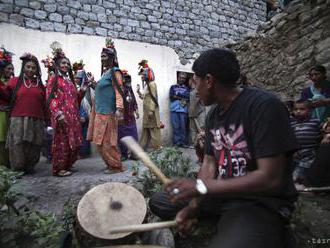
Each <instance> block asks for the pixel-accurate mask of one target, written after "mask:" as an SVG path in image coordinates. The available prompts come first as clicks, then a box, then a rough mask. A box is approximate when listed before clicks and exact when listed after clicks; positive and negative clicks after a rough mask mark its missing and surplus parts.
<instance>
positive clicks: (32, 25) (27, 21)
mask: <svg viewBox="0 0 330 248" xmlns="http://www.w3.org/2000/svg"><path fill="white" fill-rule="evenodd" d="M25 25H26V27H28V28H32V29H39V28H40V22H39V21H37V20H35V19H32V18H26V19H25Z"/></svg>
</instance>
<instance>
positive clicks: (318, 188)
mask: <svg viewBox="0 0 330 248" xmlns="http://www.w3.org/2000/svg"><path fill="white" fill-rule="evenodd" d="M298 191H299V192H328V191H330V187H309V188H304V189H301V190H298Z"/></svg>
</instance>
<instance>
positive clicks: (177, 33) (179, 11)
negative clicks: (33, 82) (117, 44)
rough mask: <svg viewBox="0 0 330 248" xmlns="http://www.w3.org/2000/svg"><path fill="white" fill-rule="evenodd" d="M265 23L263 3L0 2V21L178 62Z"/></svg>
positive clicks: (209, 0) (144, 0)
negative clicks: (106, 40)
mask: <svg viewBox="0 0 330 248" xmlns="http://www.w3.org/2000/svg"><path fill="white" fill-rule="evenodd" d="M265 18H266V4H265V2H264V1H255V0H245V1H239V0H167V1H158V0H136V1H134V0H107V1H105V0H80V1H74V0H1V1H0V22H8V23H14V24H16V25H19V26H23V27H26V28H31V29H39V30H42V31H56V32H65V33H81V34H88V35H100V36H111V37H113V38H120V39H127V40H133V41H142V42H148V43H153V44H158V45H165V46H169V47H171V48H174V49H175V50H176V52H177V53H178V54H179V56H180V58H181V59H191V58H193V56H194V54H195V53H196V52H197V53H198V52H200V51H202V50H204V49H205V48H210V47H214V46H218V44H219V43H222V42H224V41H232V40H234V41H235V40H238V39H239V38H240V37H241V36H242V35H243V34H245V33H248V32H254V31H255V30H256V29H257V27H258V26H259V24H260V23H261V22H263V21H265ZM183 62H184V61H183Z"/></svg>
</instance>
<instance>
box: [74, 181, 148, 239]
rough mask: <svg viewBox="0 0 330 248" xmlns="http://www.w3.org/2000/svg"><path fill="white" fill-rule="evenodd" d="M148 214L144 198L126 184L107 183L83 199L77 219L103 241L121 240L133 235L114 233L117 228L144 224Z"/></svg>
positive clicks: (88, 193) (86, 229)
mask: <svg viewBox="0 0 330 248" xmlns="http://www.w3.org/2000/svg"><path fill="white" fill-rule="evenodd" d="M146 212H147V205H146V202H145V199H144V197H143V195H142V194H141V193H140V192H139V191H138V190H136V189H135V188H133V187H132V186H129V185H126V184H124V183H105V184H101V185H98V186H96V187H94V188H92V189H91V190H89V191H88V192H87V193H86V194H85V195H84V196H83V198H82V199H81V200H80V202H79V204H78V209H77V216H78V220H79V223H80V225H81V226H82V227H83V228H84V230H85V231H86V232H88V233H89V234H91V235H93V236H94V237H97V238H101V239H118V238H122V237H125V236H127V235H129V234H130V233H119V234H110V232H109V230H110V229H111V228H113V227H117V226H123V225H136V224H141V223H142V222H143V220H144V217H145V215H146Z"/></svg>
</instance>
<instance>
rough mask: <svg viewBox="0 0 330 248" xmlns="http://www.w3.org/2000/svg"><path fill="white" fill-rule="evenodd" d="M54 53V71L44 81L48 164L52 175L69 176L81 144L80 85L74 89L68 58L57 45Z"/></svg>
mask: <svg viewBox="0 0 330 248" xmlns="http://www.w3.org/2000/svg"><path fill="white" fill-rule="evenodd" d="M53 54H54V69H55V70H54V71H55V74H54V75H53V76H52V77H51V78H50V79H49V81H48V83H47V90H46V93H47V102H46V106H48V108H49V112H50V119H51V125H52V128H53V129H54V137H53V144H52V164H53V175H54V176H60V177H65V176H70V175H72V172H71V168H72V165H73V164H74V162H75V161H76V160H77V157H78V150H79V146H80V145H81V143H82V135H81V127H80V117H79V105H80V101H81V99H82V97H83V95H84V88H83V87H81V88H80V91H79V92H78V90H77V88H76V85H75V83H74V78H73V73H72V69H71V64H70V61H69V59H68V58H67V57H65V54H64V53H63V51H62V49H61V48H56V49H55V51H54V52H53Z"/></svg>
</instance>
